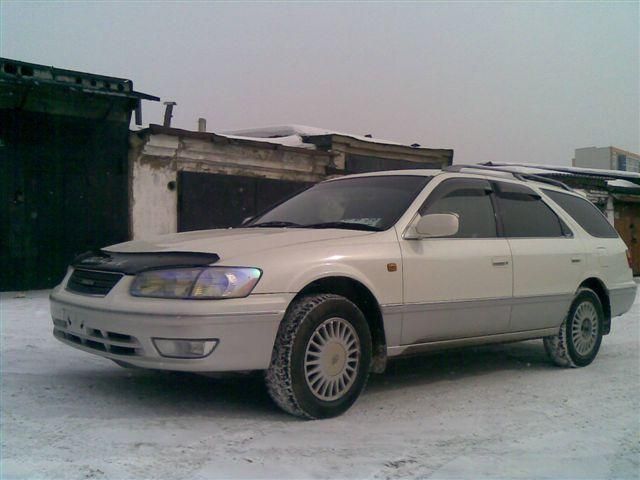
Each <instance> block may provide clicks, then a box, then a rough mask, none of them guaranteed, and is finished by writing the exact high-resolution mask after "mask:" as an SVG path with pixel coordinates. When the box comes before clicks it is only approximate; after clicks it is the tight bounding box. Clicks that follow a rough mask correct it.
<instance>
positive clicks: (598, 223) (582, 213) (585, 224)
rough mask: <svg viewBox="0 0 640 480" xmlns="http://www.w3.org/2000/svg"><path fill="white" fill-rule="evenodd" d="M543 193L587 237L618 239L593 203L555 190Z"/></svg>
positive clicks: (545, 190)
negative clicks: (565, 213) (574, 222)
mask: <svg viewBox="0 0 640 480" xmlns="http://www.w3.org/2000/svg"><path fill="white" fill-rule="evenodd" d="M543 191H544V193H545V194H546V195H548V196H549V198H551V200H553V201H554V202H556V203H557V204H558V205H560V206H561V207H562V209H563V210H564V211H565V212H567V213H568V214H569V215H571V218H573V219H574V220H575V221H576V222H577V223H578V225H580V226H581V227H582V228H583V229H585V230H586V231H587V233H588V234H589V235H592V236H594V237H599V238H618V233H617V232H616V231H615V229H614V228H613V227H612V226H611V224H610V223H609V221H608V220H607V219H606V217H605V216H604V215H603V214H602V212H601V211H600V210H598V207H596V206H595V205H594V204H593V203H591V202H589V201H588V200H585V199H583V198H580V197H576V196H575V195H568V194H566V193H561V192H556V191H555V190H547V189H543Z"/></svg>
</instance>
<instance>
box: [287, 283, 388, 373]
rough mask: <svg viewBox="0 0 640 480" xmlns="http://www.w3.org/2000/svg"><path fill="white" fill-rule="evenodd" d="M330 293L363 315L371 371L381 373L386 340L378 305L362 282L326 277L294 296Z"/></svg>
mask: <svg viewBox="0 0 640 480" xmlns="http://www.w3.org/2000/svg"><path fill="white" fill-rule="evenodd" d="M318 293H332V294H334V295H340V296H342V297H345V298H346V299H348V300H350V301H351V302H353V303H354V304H355V305H356V306H357V307H358V308H359V309H360V310H361V311H362V313H363V314H364V317H365V319H366V321H367V324H368V325H369V330H370V331H371V341H372V360H371V371H373V372H375V373H382V372H384V369H385V367H386V362H387V340H386V334H385V330H384V321H383V318H382V310H381V309H380V304H379V303H378V300H377V299H376V297H375V295H374V294H373V293H372V292H371V290H370V289H369V288H368V287H367V286H366V285H364V284H363V283H362V282H359V281H358V280H355V279H353V278H351V277H345V276H327V277H322V278H318V279H316V280H313V281H312V282H310V283H308V284H307V285H306V286H305V287H303V288H302V289H301V290H300V291H299V292H298V294H297V295H296V296H295V298H294V300H295V299H296V298H299V297H300V296H303V295H309V294H318Z"/></svg>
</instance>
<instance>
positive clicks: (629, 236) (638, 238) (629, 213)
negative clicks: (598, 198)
mask: <svg viewBox="0 0 640 480" xmlns="http://www.w3.org/2000/svg"><path fill="white" fill-rule="evenodd" d="M615 209H616V219H615V227H616V230H617V231H618V233H619V234H620V237H622V240H624V243H626V244H627V248H628V249H629V252H630V253H631V265H632V269H633V274H634V275H640V203H616V205H615Z"/></svg>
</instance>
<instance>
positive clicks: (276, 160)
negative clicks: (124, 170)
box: [129, 132, 333, 239]
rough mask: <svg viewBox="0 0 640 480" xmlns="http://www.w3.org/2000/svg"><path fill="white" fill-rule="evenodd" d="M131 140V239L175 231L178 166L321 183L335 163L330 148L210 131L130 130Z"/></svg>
mask: <svg viewBox="0 0 640 480" xmlns="http://www.w3.org/2000/svg"><path fill="white" fill-rule="evenodd" d="M130 144H131V149H130V155H129V163H130V185H129V189H130V194H131V195H130V212H131V218H130V234H131V238H132V239H141V238H148V237H151V236H154V235H161V234H165V233H174V232H176V231H177V225H178V189H177V188H176V187H177V185H176V182H177V177H178V172H179V171H189V172H204V173H218V174H227V175H242V176H250V177H251V176H253V177H265V178H272V179H282V180H293V181H301V182H318V181H321V180H324V179H325V178H326V167H327V166H328V165H330V164H331V165H333V162H332V156H333V155H332V154H330V153H328V152H318V151H314V150H309V151H305V150H303V149H291V148H289V149H287V148H275V147H273V146H266V147H259V146H252V145H242V144H235V143H232V142H226V143H225V142H218V141H214V140H213V137H212V136H211V135H210V134H204V135H202V136H200V137H198V136H197V135H185V136H180V135H168V134H154V133H149V132H144V133H132V134H131V139H130ZM171 182H173V184H171ZM171 187H173V189H172V188H171Z"/></svg>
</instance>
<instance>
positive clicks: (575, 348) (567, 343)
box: [543, 288, 604, 368]
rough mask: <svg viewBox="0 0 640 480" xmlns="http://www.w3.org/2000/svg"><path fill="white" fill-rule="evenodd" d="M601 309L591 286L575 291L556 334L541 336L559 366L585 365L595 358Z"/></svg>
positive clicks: (550, 355) (599, 333)
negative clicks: (574, 295)
mask: <svg viewBox="0 0 640 480" xmlns="http://www.w3.org/2000/svg"><path fill="white" fill-rule="evenodd" d="M603 325H604V312H603V309H602V303H601V302H600V298H599V297H598V295H597V294H596V293H595V292H594V291H593V290H591V289H588V288H581V289H579V290H578V293H577V294H576V297H575V299H574V300H573V303H572V304H571V308H570V309H569V313H568V315H567V317H566V318H565V320H564V322H562V325H561V326H560V330H559V331H558V335H554V336H551V337H545V338H544V339H543V342H544V348H545V350H546V351H547V354H548V355H549V357H550V358H551V360H552V361H553V363H555V364H556V365H558V366H560V367H573V368H575V367H585V366H587V365H589V364H590V363H591V362H593V360H594V359H595V358H596V355H597V354H598V350H600V344H601V343H602V330H603Z"/></svg>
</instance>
